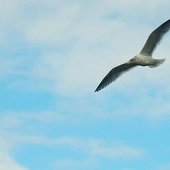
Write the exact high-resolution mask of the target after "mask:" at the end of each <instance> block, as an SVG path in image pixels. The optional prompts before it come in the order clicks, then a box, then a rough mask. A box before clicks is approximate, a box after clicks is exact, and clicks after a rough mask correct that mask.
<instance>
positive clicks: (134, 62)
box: [95, 19, 170, 92]
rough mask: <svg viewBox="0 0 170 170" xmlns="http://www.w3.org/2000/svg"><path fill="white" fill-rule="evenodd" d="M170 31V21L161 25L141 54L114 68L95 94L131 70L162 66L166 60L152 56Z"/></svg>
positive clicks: (150, 37)
mask: <svg viewBox="0 0 170 170" xmlns="http://www.w3.org/2000/svg"><path fill="white" fill-rule="evenodd" d="M169 29H170V19H169V20H167V21H166V22H164V23H163V24H161V25H160V26H159V27H158V28H156V29H155V30H154V31H153V32H152V33H151V34H150V35H149V37H148V39H147V41H146V43H145V45H144V46H143V48H142V50H141V52H140V53H139V54H138V55H136V56H135V57H133V58H131V59H130V60H129V61H127V62H126V63H124V64H121V65H119V66H117V67H114V68H113V69H112V70H111V71H110V72H109V73H108V74H107V75H106V76H105V77H104V79H103V80H102V81H101V83H100V84H99V85H98V87H97V88H96V90H95V92H98V91H100V90H101V89H103V88H105V87H106V86H108V85H109V84H110V83H112V82H113V81H115V80H116V79H117V78H118V77H119V76H121V75H122V74H123V73H125V72H127V71H129V70H131V69H132V68H134V67H136V66H148V67H151V68H154V67H157V66H159V65H160V64H162V63H163V62H164V61H165V59H154V58H152V54H153V52H154V50H155V49H156V47H157V45H158V44H159V43H160V41H161V39H162V38H163V36H164V35H165V34H166V33H167V32H168V31H169Z"/></svg>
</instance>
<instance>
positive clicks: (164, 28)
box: [140, 20, 170, 56]
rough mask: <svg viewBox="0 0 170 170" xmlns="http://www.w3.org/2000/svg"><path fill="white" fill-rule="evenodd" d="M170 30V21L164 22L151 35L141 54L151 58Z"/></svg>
mask: <svg viewBox="0 0 170 170" xmlns="http://www.w3.org/2000/svg"><path fill="white" fill-rule="evenodd" d="M169 29H170V20H168V21H166V22H164V23H163V24H162V25H160V26H159V27H158V28H157V29H155V30H154V31H153V32H152V33H151V34H150V35H149V37H148V39H147V41H146V43H145V45H144V47H143V49H142V50H141V52H140V53H141V54H145V55H149V56H151V55H152V53H153V51H154V50H155V48H156V46H157V45H158V44H159V42H160V41H161V39H162V38H163V36H164V35H165V34H166V33H167V32H168V31H169Z"/></svg>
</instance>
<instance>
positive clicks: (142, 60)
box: [129, 53, 165, 68]
mask: <svg viewBox="0 0 170 170" xmlns="http://www.w3.org/2000/svg"><path fill="white" fill-rule="evenodd" d="M134 59H135V60H136V61H137V62H138V65H140V66H149V67H151V68H153V67H157V66H159V65H160V64H162V63H163V62H164V61H165V59H154V58H152V56H151V55H144V54H141V53H140V54H138V55H137V56H135V57H134ZM130 61H131V60H129V62H130Z"/></svg>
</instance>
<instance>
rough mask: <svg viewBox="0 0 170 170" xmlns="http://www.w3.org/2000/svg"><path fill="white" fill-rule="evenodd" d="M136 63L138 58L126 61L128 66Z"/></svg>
mask: <svg viewBox="0 0 170 170" xmlns="http://www.w3.org/2000/svg"><path fill="white" fill-rule="evenodd" d="M137 61H138V57H137V56H135V57H133V58H131V59H130V60H129V61H128V64H136V63H137Z"/></svg>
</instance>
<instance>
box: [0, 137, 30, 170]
mask: <svg viewBox="0 0 170 170" xmlns="http://www.w3.org/2000/svg"><path fill="white" fill-rule="evenodd" d="M0 150H1V152H0V169H2V170H11V169H12V170H28V168H26V167H24V166H22V165H20V164H19V163H18V162H17V161H16V160H15V159H14V158H13V157H12V155H11V154H10V150H11V148H10V146H9V144H8V142H6V141H5V140H3V139H2V138H0Z"/></svg>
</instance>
